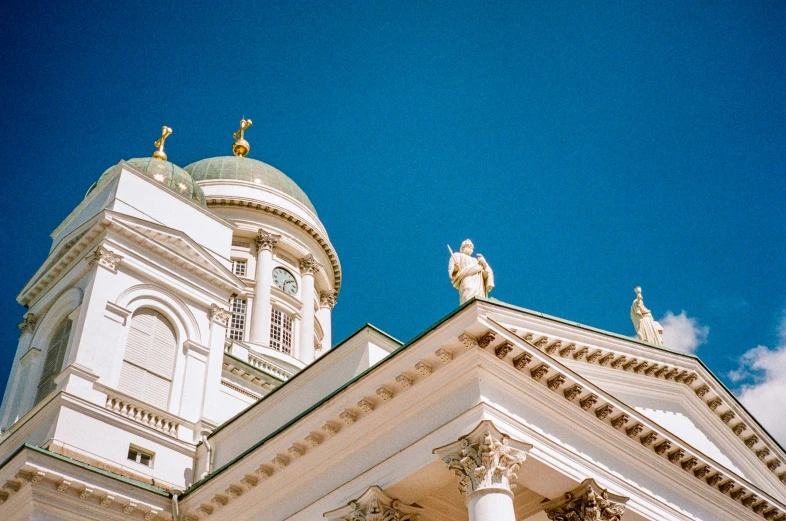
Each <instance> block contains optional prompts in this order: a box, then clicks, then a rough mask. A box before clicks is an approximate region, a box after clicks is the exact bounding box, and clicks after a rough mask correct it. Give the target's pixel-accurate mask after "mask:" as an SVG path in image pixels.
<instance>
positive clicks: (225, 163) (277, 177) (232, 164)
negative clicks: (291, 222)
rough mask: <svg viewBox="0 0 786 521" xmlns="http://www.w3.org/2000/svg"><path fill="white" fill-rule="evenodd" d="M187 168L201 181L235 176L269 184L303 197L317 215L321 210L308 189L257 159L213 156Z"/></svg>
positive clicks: (294, 195)
mask: <svg viewBox="0 0 786 521" xmlns="http://www.w3.org/2000/svg"><path fill="white" fill-rule="evenodd" d="M186 171H187V172H188V173H189V174H191V177H193V178H194V181H197V182H199V181H209V180H210V179H233V180H237V181H245V182H248V183H253V184H256V185H264V186H268V187H270V188H272V189H274V190H278V191H279V192H282V193H284V194H286V195H288V196H290V197H292V198H294V199H295V200H297V201H299V202H300V203H302V204H303V205H304V206H305V207H306V208H308V209H309V210H311V211H312V212H314V215H316V213H317V210H316V208H314V205H313V204H311V201H310V200H309V198H308V196H307V195H306V193H305V192H304V191H303V190H301V189H300V187H299V186H298V185H297V184H295V182H294V181H293V180H292V179H290V178H289V177H288V176H287V175H286V174H285V173H284V172H282V171H281V170H279V169H277V168H274V167H272V166H270V165H268V164H266V163H263V162H262V161H257V160H256V159H250V158H248V157H237V156H224V157H210V158H208V159H202V160H201V161H197V162H196V163H191V164H190V165H188V166H187V167H186Z"/></svg>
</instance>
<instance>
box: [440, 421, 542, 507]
mask: <svg viewBox="0 0 786 521" xmlns="http://www.w3.org/2000/svg"><path fill="white" fill-rule="evenodd" d="M531 448H532V445H530V444H528V443H524V442H521V441H518V440H514V439H512V438H511V437H510V436H508V435H507V434H503V433H501V432H500V431H499V430H498V429H497V427H496V426H495V425H494V423H493V422H491V421H490V420H484V421H482V422H480V424H478V426H477V427H475V429H474V430H473V431H472V432H471V433H469V434H467V435H466V436H462V437H461V438H459V439H458V441H455V442H453V443H451V444H449V445H445V446H444V447H439V448H437V449H434V453H435V454H437V455H438V456H439V457H440V458H441V459H442V461H443V462H444V463H445V465H447V466H448V468H449V469H450V470H452V471H453V472H454V473H455V475H456V476H457V477H458V478H459V490H460V491H461V492H462V493H463V494H466V495H468V496H469V495H471V494H473V493H475V492H478V491H480V490H488V489H494V490H499V491H502V492H505V493H507V494H509V495H511V496H512V492H511V491H512V489H513V488H514V487H515V484H514V483H512V481H513V480H514V479H515V478H516V471H517V470H518V468H519V466H520V465H521V464H522V463H523V462H524V459H525V458H526V455H527V452H528V451H529V450H530V449H531Z"/></svg>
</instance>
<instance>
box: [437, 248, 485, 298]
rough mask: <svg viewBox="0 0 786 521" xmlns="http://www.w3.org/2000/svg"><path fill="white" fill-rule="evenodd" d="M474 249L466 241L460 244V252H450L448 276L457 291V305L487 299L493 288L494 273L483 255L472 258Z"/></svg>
mask: <svg viewBox="0 0 786 521" xmlns="http://www.w3.org/2000/svg"><path fill="white" fill-rule="evenodd" d="M474 247H475V246H474V245H473V244H472V241H471V240H469V239H467V240H466V241H464V242H462V243H461V251H459V252H456V253H453V251H452V250H451V252H450V262H449V263H448V275H449V276H450V281H451V282H452V283H453V287H454V288H456V289H457V290H459V304H463V303H464V302H466V301H468V300H469V299H471V298H473V297H487V296H488V294H489V292H491V290H492V289H493V288H494V272H493V271H491V266H489V263H488V262H486V259H484V258H483V255H480V254H478V256H477V258H475V257H473V256H472V251H473V249H474ZM448 249H450V246H448Z"/></svg>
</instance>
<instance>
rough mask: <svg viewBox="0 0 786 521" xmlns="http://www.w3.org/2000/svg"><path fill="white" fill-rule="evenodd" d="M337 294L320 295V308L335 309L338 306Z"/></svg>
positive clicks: (323, 292)
mask: <svg viewBox="0 0 786 521" xmlns="http://www.w3.org/2000/svg"><path fill="white" fill-rule="evenodd" d="M336 297H337V295H336V292H335V291H322V292H320V293H319V307H320V308H328V309H333V308H334V307H335V306H336Z"/></svg>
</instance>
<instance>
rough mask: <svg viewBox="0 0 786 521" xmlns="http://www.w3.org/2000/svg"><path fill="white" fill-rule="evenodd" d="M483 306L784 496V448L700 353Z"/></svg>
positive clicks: (696, 445)
mask: <svg viewBox="0 0 786 521" xmlns="http://www.w3.org/2000/svg"><path fill="white" fill-rule="evenodd" d="M483 305H484V306H488V315H487V316H488V319H489V320H490V321H491V322H492V323H493V324H495V325H496V326H498V327H500V328H504V329H505V330H506V331H508V332H509V333H511V334H514V335H515V336H516V337H518V338H520V339H521V340H522V341H524V342H527V344H529V345H530V346H532V347H533V348H535V349H537V350H538V351H540V352H541V353H543V354H546V355H548V356H550V357H552V358H553V359H554V360H557V361H559V362H560V363H561V364H564V366H565V367H568V368H570V369H571V370H572V371H575V372H576V373H577V374H579V375H581V376H582V377H583V378H585V379H586V380H587V381H590V382H592V383H593V384H595V385H597V386H599V387H600V388H602V389H603V390H604V391H606V392H608V393H609V394H611V395H613V396H615V397H616V398H618V399H619V400H620V401H621V402H622V403H625V404H626V405H628V406H630V407H632V408H633V409H635V410H636V411H638V412H640V413H641V414H643V415H645V416H646V417H647V418H648V419H650V420H651V421H653V422H656V423H658V424H659V425H661V426H662V427H664V428H665V429H666V430H668V431H670V432H672V433H673V434H674V435H676V436H678V437H679V438H681V439H682V440H683V441H685V442H686V443H689V444H690V445H691V446H692V447H693V448H694V449H696V450H698V451H701V452H702V453H704V454H706V455H707V456H708V457H711V458H712V459H714V460H715V461H717V462H718V463H721V464H723V465H724V466H727V467H729V468H730V469H731V470H733V471H735V472H739V473H740V475H742V476H745V477H748V478H750V479H753V480H754V481H756V482H758V483H766V484H767V486H768V490H769V491H770V492H771V493H774V494H777V496H778V497H780V498H782V499H783V498H786V454H784V452H783V449H782V448H781V447H780V446H779V445H778V444H777V442H775V440H773V439H772V438H771V437H770V436H769V435H768V434H767V433H766V431H765V430H764V429H763V428H762V427H761V426H760V425H759V424H758V422H756V420H755V419H754V418H753V417H752V416H751V415H750V414H749V413H748V412H747V411H746V410H745V409H744V408H743V407H742V405H740V404H739V403H738V402H737V400H736V399H735V398H734V396H733V395H732V394H731V393H730V392H729V391H728V390H727V389H726V388H725V387H724V386H723V384H722V383H721V382H720V381H719V380H718V379H717V378H716V377H715V375H713V374H712V373H711V372H710V371H709V370H708V369H707V368H706V366H704V364H702V363H701V361H700V360H699V359H698V358H696V357H695V356H692V355H686V354H683V353H678V352H674V351H670V350H668V349H664V348H660V347H657V346H652V345H650V344H646V343H644V342H640V341H638V340H637V339H634V338H627V337H624V336H622V335H617V334H614V333H609V332H606V331H602V330H598V329H594V328H590V327H588V326H584V325H581V324H576V323H571V322H567V321H564V320H561V319H558V318H555V317H549V316H547V315H543V314H540V313H535V312H531V311H528V310H523V309H519V308H515V307H513V306H508V305H505V304H502V303H499V304H498V303H497V302H488V301H485V302H484V304H483Z"/></svg>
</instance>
